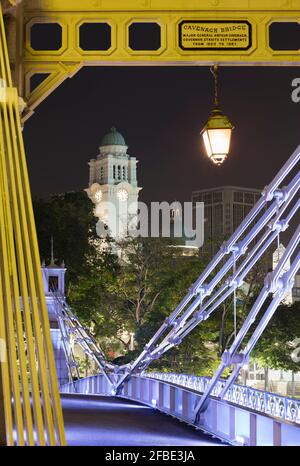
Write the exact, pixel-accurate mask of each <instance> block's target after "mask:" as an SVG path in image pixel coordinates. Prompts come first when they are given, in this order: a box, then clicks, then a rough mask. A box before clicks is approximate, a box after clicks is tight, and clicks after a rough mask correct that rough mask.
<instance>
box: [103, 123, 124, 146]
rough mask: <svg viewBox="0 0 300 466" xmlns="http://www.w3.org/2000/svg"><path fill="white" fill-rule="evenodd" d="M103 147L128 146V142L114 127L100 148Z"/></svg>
mask: <svg viewBox="0 0 300 466" xmlns="http://www.w3.org/2000/svg"><path fill="white" fill-rule="evenodd" d="M103 146H126V142H125V139H124V137H123V136H122V134H121V133H119V132H118V131H117V130H116V128H115V127H114V126H113V127H112V128H111V129H110V132H109V133H107V134H106V135H105V136H104V137H103V139H102V141H101V145H100V147H103Z"/></svg>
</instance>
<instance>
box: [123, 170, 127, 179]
mask: <svg viewBox="0 0 300 466" xmlns="http://www.w3.org/2000/svg"><path fill="white" fill-rule="evenodd" d="M123 180H126V169H125V167H123Z"/></svg>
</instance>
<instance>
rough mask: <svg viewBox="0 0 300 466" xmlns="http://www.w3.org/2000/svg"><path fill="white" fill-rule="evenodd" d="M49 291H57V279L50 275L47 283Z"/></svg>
mask: <svg viewBox="0 0 300 466" xmlns="http://www.w3.org/2000/svg"><path fill="white" fill-rule="evenodd" d="M48 287H49V291H57V290H58V277H56V276H53V275H50V276H49V281H48Z"/></svg>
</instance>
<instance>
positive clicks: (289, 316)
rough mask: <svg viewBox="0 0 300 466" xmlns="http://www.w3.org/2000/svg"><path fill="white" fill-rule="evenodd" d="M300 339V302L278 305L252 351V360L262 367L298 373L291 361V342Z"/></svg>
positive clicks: (299, 365) (298, 365)
mask: <svg viewBox="0 0 300 466" xmlns="http://www.w3.org/2000/svg"><path fill="white" fill-rule="evenodd" d="M299 338H300V302H299V301H297V302H295V303H294V304H293V305H284V304H282V305H280V306H279V307H278V308H277V310H276V312H275V314H274V316H273V317H272V319H271V321H270V323H269V324H268V326H267V328H266V329H265V331H264V332H263V334H262V336H261V338H260V340H259V341H258V343H257V345H256V347H255V348H254V350H253V358H254V359H255V360H256V361H257V362H258V363H259V364H260V365H261V366H262V367H271V368H273V369H282V370H291V371H293V372H299V370H300V363H299V362H297V360H293V357H292V353H293V350H294V345H293V342H294V341H296V340H297V339H299Z"/></svg>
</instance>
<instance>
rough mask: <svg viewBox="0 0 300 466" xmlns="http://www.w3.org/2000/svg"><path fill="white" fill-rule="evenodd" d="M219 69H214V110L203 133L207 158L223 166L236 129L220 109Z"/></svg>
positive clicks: (215, 67)
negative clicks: (232, 134) (233, 131)
mask: <svg viewBox="0 0 300 466" xmlns="http://www.w3.org/2000/svg"><path fill="white" fill-rule="evenodd" d="M217 73H218V67H217V65H216V66H214V68H213V75H214V77H215V100H214V109H213V110H212V112H211V114H210V117H209V119H208V121H207V123H206V125H205V126H204V128H203V130H202V131H201V134H202V137H203V141H204V145H205V149H206V153H207V156H208V157H209V158H210V159H211V160H212V161H213V162H214V163H215V164H216V165H221V164H222V163H223V162H224V161H225V159H226V157H227V155H228V154H229V151H230V141H231V133H232V130H233V129H234V127H233V125H232V123H231V122H230V120H229V118H228V117H227V116H226V115H224V114H223V113H222V111H221V110H220V108H219V99H218V74H217Z"/></svg>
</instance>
